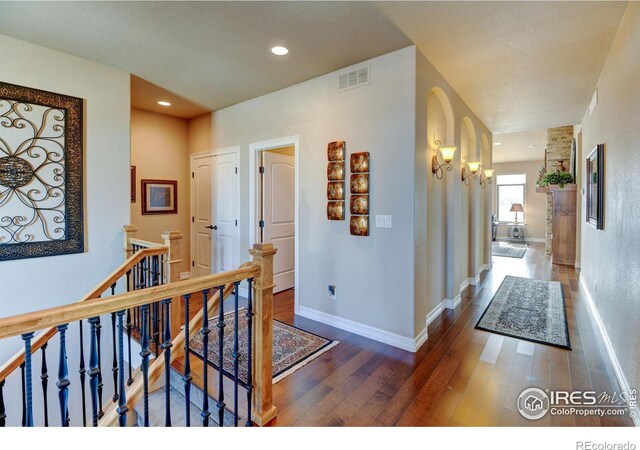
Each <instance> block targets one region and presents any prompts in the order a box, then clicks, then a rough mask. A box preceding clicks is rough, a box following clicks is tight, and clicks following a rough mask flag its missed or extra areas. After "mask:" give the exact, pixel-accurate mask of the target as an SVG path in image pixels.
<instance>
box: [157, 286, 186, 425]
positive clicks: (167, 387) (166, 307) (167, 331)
mask: <svg viewBox="0 0 640 450" xmlns="http://www.w3.org/2000/svg"><path fill="white" fill-rule="evenodd" d="M162 309H163V312H164V342H163V343H162V349H163V350H164V376H165V378H164V379H165V383H164V393H165V415H164V426H165V427H170V426H171V383H169V377H170V375H171V347H173V343H172V342H171V324H170V323H169V320H170V319H169V315H170V312H171V299H170V298H167V299H164V300H162ZM187 339H188V337H187ZM185 356H186V357H187V358H188V357H189V355H185ZM187 407H188V405H187Z"/></svg>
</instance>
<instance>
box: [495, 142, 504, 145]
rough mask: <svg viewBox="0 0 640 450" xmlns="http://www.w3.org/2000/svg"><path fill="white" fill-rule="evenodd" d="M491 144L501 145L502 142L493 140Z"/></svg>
mask: <svg viewBox="0 0 640 450" xmlns="http://www.w3.org/2000/svg"><path fill="white" fill-rule="evenodd" d="M493 145H502V142H494V143H493Z"/></svg>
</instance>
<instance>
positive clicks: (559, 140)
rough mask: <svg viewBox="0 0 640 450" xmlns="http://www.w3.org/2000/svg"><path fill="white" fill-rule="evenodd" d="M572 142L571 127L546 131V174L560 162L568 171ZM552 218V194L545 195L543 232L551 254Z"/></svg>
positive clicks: (553, 169)
mask: <svg viewBox="0 0 640 450" xmlns="http://www.w3.org/2000/svg"><path fill="white" fill-rule="evenodd" d="M572 140H573V125H568V126H564V127H557V128H549V129H548V130H547V151H546V154H545V167H546V169H547V172H554V171H555V170H557V169H558V168H560V166H559V164H558V163H559V162H562V165H563V166H564V170H563V171H564V172H568V171H569V161H570V158H571V141H572ZM552 218H553V194H547V221H546V232H545V250H546V252H547V254H549V255H550V254H551V242H552V232H553V228H552V224H553V222H552Z"/></svg>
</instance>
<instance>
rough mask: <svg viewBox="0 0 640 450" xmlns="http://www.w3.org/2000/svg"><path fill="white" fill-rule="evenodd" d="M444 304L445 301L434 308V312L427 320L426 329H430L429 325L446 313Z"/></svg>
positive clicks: (432, 311) (428, 315)
mask: <svg viewBox="0 0 640 450" xmlns="http://www.w3.org/2000/svg"><path fill="white" fill-rule="evenodd" d="M444 302H445V301H444V300H443V301H441V302H440V303H438V304H437V305H436V307H435V308H433V310H431V312H430V313H429V314H427V318H426V319H425V327H428V326H429V324H430V323H431V322H433V321H434V320H436V319H437V318H438V316H439V315H440V314H441V313H442V311H444V308H445V306H444Z"/></svg>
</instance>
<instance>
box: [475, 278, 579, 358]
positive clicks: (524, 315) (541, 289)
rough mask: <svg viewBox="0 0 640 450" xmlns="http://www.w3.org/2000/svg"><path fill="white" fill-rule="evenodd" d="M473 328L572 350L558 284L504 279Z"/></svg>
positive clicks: (523, 279) (560, 289)
mask: <svg viewBox="0 0 640 450" xmlns="http://www.w3.org/2000/svg"><path fill="white" fill-rule="evenodd" d="M476 328H478V329H480V330H485V331H491V332H493V333H498V334H503V335H505V336H511V337H515V338H518V339H525V340H527V341H532V342H537V343H540V344H548V345H553V346H554V347H560V348H565V349H567V350H571V346H570V343H569V330H568V328H567V315H566V312H565V304H564V295H563V293H562V285H561V284H560V283H559V282H558V281H542V280H532V279H529V278H519V277H511V276H507V277H505V279H504V281H503V282H502V285H501V286H500V288H499V289H498V292H496V295H495V296H494V297H493V299H492V300H491V303H489V306H488V307H487V309H486V310H485V312H484V313H483V314H482V317H480V320H479V321H478V323H477V324H476Z"/></svg>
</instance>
